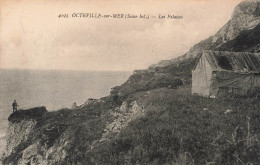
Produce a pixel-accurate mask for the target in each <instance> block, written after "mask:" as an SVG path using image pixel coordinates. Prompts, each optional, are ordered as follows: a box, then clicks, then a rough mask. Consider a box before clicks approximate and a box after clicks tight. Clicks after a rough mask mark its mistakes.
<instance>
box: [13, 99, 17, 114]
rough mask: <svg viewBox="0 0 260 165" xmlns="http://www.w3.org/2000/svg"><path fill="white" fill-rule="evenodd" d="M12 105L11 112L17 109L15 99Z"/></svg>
mask: <svg viewBox="0 0 260 165" xmlns="http://www.w3.org/2000/svg"><path fill="white" fill-rule="evenodd" d="M12 106H13V112H15V111H17V107H18V104H17V102H16V100H14V102H13V104H12Z"/></svg>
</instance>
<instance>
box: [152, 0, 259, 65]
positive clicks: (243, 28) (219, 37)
mask: <svg viewBox="0 0 260 165" xmlns="http://www.w3.org/2000/svg"><path fill="white" fill-rule="evenodd" d="M259 6H260V1H259V0H246V1H243V2H241V3H240V4H238V5H237V6H236V8H235V9H234V11H233V14H232V16H231V19H230V20H229V21H228V22H227V23H226V24H225V25H224V26H223V27H222V28H221V29H220V30H219V31H218V32H217V33H216V34H215V35H213V36H210V37H209V38H207V39H205V40H203V41H201V42H199V43H198V44H195V45H194V46H193V47H192V48H190V50H189V51H188V52H187V53H185V54H184V55H182V56H179V57H177V58H174V59H172V60H165V61H160V62H159V63H158V64H154V65H152V66H151V68H156V67H165V66H168V65H173V64H175V63H176V62H178V61H180V60H183V59H187V58H194V57H196V56H197V55H198V54H200V53H201V51H203V50H218V49H220V50H223V49H222V48H223V47H225V50H227V51H233V50H236V49H234V48H232V46H231V45H232V43H234V42H238V41H239V40H240V41H241V42H240V44H247V47H253V48H252V49H247V47H246V48H244V47H240V49H239V50H238V51H250V52H259V51H260V50H259V49H260V48H259V45H258V48H256V49H255V44H259V35H257V34H255V33H257V32H259V23H260V14H259V13H260V7H259ZM245 33H247V34H245ZM245 35H246V36H254V37H255V40H254V41H252V40H253V38H251V37H249V38H245ZM256 37H257V38H256ZM241 38H244V39H250V40H251V41H252V42H246V43H243V42H244V41H246V40H241ZM229 46H230V47H229ZM236 48H237V49H238V48H239V45H236Z"/></svg>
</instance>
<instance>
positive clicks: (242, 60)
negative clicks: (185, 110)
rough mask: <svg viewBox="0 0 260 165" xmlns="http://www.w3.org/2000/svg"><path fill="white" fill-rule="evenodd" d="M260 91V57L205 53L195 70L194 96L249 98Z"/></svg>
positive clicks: (258, 55) (245, 54)
mask: <svg viewBox="0 0 260 165" xmlns="http://www.w3.org/2000/svg"><path fill="white" fill-rule="evenodd" d="M259 89H260V53H248V52H226V51H225V52H224V51H210V50H205V51H203V53H202V56H201V58H200V60H199V62H198V63H197V66H196V67H195V69H194V70H192V94H197V95H201V96H205V97H219V96H223V95H231V96H247V95H248V94H250V93H254V92H256V91H259Z"/></svg>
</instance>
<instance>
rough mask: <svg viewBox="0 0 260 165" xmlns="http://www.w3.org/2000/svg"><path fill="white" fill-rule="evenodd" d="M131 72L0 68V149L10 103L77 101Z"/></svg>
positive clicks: (105, 91)
mask: <svg viewBox="0 0 260 165" xmlns="http://www.w3.org/2000/svg"><path fill="white" fill-rule="evenodd" d="M131 74H132V72H110V71H109V72H108V71H105V72H100V71H60V70H20V69H0V151H1V152H2V151H3V149H4V148H5V145H6V139H5V136H6V130H7V128H8V120H7V119H8V116H9V115H10V114H11V113H12V103H13V101H14V100H16V101H17V104H18V105H19V106H18V109H28V108H33V107H38V106H45V107H46V108H47V110H48V111H56V110H59V109H62V108H70V107H71V105H72V104H73V103H74V102H76V103H77V105H81V104H83V103H84V102H86V101H87V99H88V98H94V99H95V98H101V97H104V96H108V95H109V92H110V90H111V88H112V87H115V86H118V85H121V84H122V83H124V82H125V81H126V80H127V79H128V77H129V76H130V75H131Z"/></svg>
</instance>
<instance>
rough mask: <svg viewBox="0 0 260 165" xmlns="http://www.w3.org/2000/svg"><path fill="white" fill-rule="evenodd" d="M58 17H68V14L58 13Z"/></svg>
mask: <svg viewBox="0 0 260 165" xmlns="http://www.w3.org/2000/svg"><path fill="white" fill-rule="evenodd" d="M58 17H59V18H68V17H69V14H59V15H58Z"/></svg>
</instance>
